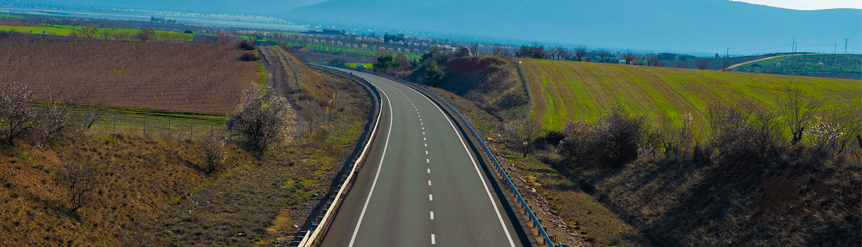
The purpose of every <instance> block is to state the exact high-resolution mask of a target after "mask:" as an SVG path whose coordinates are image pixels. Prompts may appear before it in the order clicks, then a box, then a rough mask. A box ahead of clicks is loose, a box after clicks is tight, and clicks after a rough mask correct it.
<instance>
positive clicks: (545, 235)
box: [329, 65, 562, 247]
mask: <svg viewBox="0 0 862 247" xmlns="http://www.w3.org/2000/svg"><path fill="white" fill-rule="evenodd" d="M329 66H333V67H339V68H346V69H350V70H355V71H360V72H365V73H369V74H374V75H378V76H382V77H386V78H390V79H391V80H394V81H397V82H401V83H403V84H407V85H412V86H413V87H416V88H421V89H422V90H424V91H425V92H427V93H428V94H430V95H434V97H437V99H439V100H440V101H441V102H443V103H445V104H446V106H447V107H449V109H451V110H452V111H453V112H455V113H456V114H458V117H459V118H461V120H462V121H464V123H466V124H467V128H469V129H470V132H471V133H473V136H474V137H476V139H477V140H479V142H480V143H481V144H482V147H483V148H484V149H485V152H487V154H488V156H490V157H491V160H493V161H494V165H495V166H496V167H497V169H498V171H499V172H500V173H501V175H502V177H503V178H504V179H505V180H506V183H507V184H508V185H509V188H510V189H511V190H512V191H513V192H514V194H515V195H516V197H517V198H518V201H519V202H520V203H521V205H522V206H523V207H524V208H525V211H526V212H527V214H528V215H529V216H530V219H531V220H532V221H533V224H534V225H535V226H536V228H538V232H539V233H541V235H542V238H543V239H544V243H546V244H548V245H550V246H554V247H562V244H560V243H559V242H553V241H551V236H549V235H548V233H547V232H545V229H544V228H543V227H542V223H541V222H540V221H539V218H537V217H536V215H535V214H534V213H533V210H532V209H530V205H529V204H527V201H525V200H524V197H522V196H521V193H519V192H518V188H517V187H515V184H514V183H512V179H510V178H509V175H508V174H507V173H506V171H505V170H504V169H503V167H502V166H500V162H498V161H497V158H495V157H494V153H493V152H491V149H490V148H488V145H487V144H485V140H483V139H482V137H481V136H480V135H479V133H477V132H476V130H475V129H473V125H472V124H471V123H470V122H469V121H467V118H465V117H464V116H463V115H461V113H460V112H458V110H456V109H455V107H453V106H452V105H450V104H449V102H447V101H446V100H444V99H443V98H442V97H440V96H439V95H437V94H435V93H434V92H431V91H430V90H428V89H426V88H423V87H421V86H419V85H417V84H416V83H412V82H409V81H405V80H402V79H400V78H396V77H393V76H389V75H385V74H380V73H377V72H373V71H368V70H359V69H355V68H350V67H346V66H334V65H329Z"/></svg>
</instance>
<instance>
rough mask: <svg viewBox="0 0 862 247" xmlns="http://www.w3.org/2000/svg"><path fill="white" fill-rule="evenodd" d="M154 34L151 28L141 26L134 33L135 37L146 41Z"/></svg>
mask: <svg viewBox="0 0 862 247" xmlns="http://www.w3.org/2000/svg"><path fill="white" fill-rule="evenodd" d="M155 36H156V32H155V31H153V29H152V28H149V27H142V28H141V30H140V31H138V33H137V34H135V37H134V38H135V39H138V40H140V41H141V42H147V41H148V40H152V39H153V37H155Z"/></svg>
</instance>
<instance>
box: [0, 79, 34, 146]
mask: <svg viewBox="0 0 862 247" xmlns="http://www.w3.org/2000/svg"><path fill="white" fill-rule="evenodd" d="M31 100H33V90H32V89H30V87H28V86H27V85H24V84H19V83H17V82H13V83H10V84H6V85H3V86H2V88H0V122H1V123H2V126H0V131H2V133H3V137H4V138H5V139H6V141H7V143H8V144H10V145H11V144H14V141H15V139H18V138H21V137H23V136H25V135H27V134H28V133H29V132H30V131H31V130H32V129H33V127H34V124H35V123H36V120H37V118H36V116H37V114H36V110H35V109H34V107H33V106H31V105H30V104H29V102H30V101H31Z"/></svg>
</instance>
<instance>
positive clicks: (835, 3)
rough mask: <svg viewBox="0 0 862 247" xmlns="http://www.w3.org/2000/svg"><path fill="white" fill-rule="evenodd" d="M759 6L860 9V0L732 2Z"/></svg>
mask: <svg viewBox="0 0 862 247" xmlns="http://www.w3.org/2000/svg"><path fill="white" fill-rule="evenodd" d="M732 1H737V2H746V3H753V4H760V5H767V6H773V7H779V8H786V9H798V10H816V9H837V8H853V9H862V1H860V0H732Z"/></svg>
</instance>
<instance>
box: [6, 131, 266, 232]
mask: <svg viewBox="0 0 862 247" xmlns="http://www.w3.org/2000/svg"><path fill="white" fill-rule="evenodd" d="M198 152H199V150H198V146H197V142H196V141H182V140H176V139H161V138H157V137H151V136H144V135H138V134H113V135H100V134H86V133H77V134H76V133H72V134H68V135H66V136H64V137H62V138H60V139H59V140H58V141H56V142H55V143H53V144H52V145H51V146H50V147H48V148H47V149H45V150H42V149H41V148H39V147H35V146H27V145H21V146H19V147H16V148H13V149H7V150H4V151H3V152H2V154H0V155H2V157H3V158H2V159H0V162H2V164H0V174H2V176H0V178H2V181H0V183H2V184H3V185H2V187H0V191H2V193H0V203H2V205H0V208H3V210H0V217H2V220H0V225H2V232H3V233H2V234H0V245H4V246H28V245H34V246H40V245H41V246H58V245H75V246H77V245H120V243H121V242H123V241H122V239H123V238H124V237H125V236H126V235H127V234H128V232H127V228H128V227H129V226H130V225H133V224H138V223H140V222H152V221H153V220H154V219H155V218H156V217H157V215H158V214H159V213H160V212H162V211H164V210H167V209H168V208H169V205H170V204H171V203H172V202H174V201H176V200H177V199H178V198H180V196H182V195H185V194H187V193H191V192H193V191H194V188H195V187H198V186H200V185H202V184H206V183H209V182H211V181H212V178H211V177H207V176H206V175H204V174H203V173H202V172H201V171H199V168H198V164H200V162H202V161H201V160H200V157H199V155H198ZM228 153H229V158H228V160H227V164H228V167H236V166H237V165H238V164H242V163H247V162H251V161H252V160H254V158H253V157H251V156H249V155H248V154H246V152H244V151H241V150H239V149H237V148H236V146H233V145H232V146H229V148H228ZM64 160H74V161H78V162H82V163H85V164H86V165H90V166H93V167H94V168H95V169H97V171H98V172H99V177H100V178H101V180H102V181H103V182H102V183H101V184H100V186H98V187H97V189H96V190H95V191H94V192H95V200H94V201H93V202H92V203H91V204H89V205H87V206H85V207H83V208H82V209H80V210H78V212H76V213H74V214H67V213H65V212H64V210H63V208H64V205H63V201H64V200H65V193H66V190H67V187H66V186H65V185H62V184H61V183H59V182H58V181H57V179H56V176H57V174H58V172H60V171H61V170H60V169H61V163H62V162H63V161H64Z"/></svg>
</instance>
